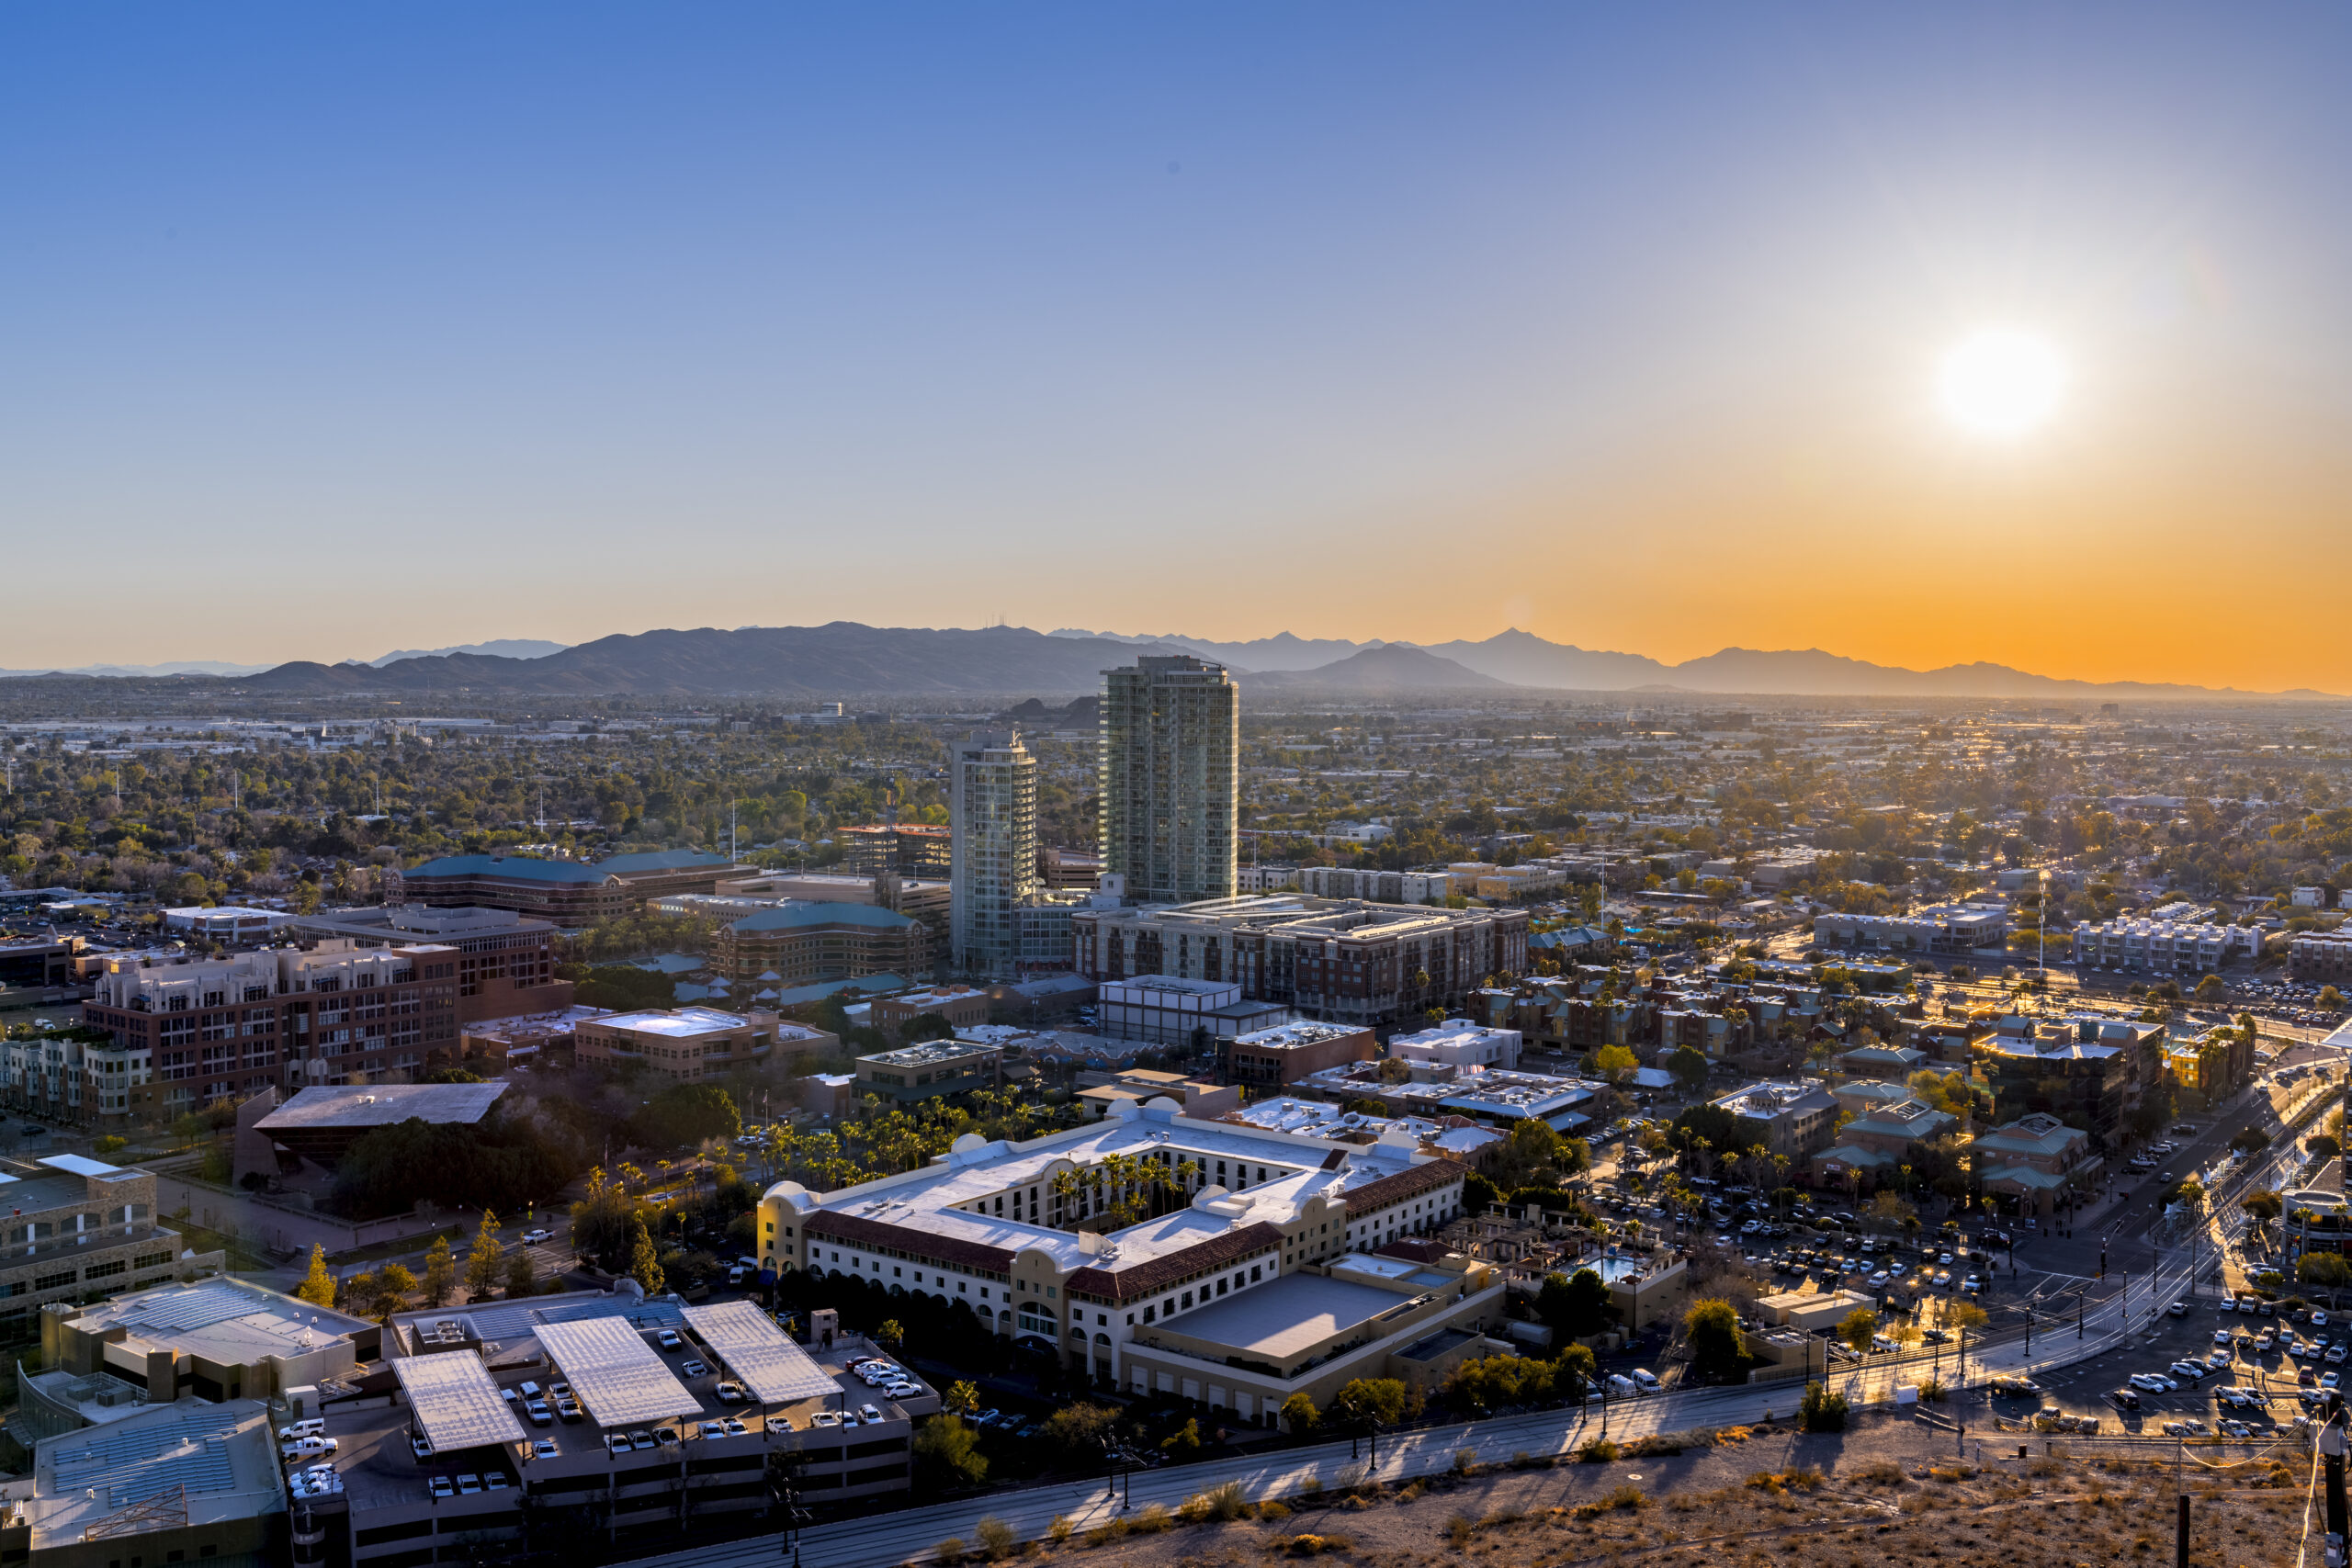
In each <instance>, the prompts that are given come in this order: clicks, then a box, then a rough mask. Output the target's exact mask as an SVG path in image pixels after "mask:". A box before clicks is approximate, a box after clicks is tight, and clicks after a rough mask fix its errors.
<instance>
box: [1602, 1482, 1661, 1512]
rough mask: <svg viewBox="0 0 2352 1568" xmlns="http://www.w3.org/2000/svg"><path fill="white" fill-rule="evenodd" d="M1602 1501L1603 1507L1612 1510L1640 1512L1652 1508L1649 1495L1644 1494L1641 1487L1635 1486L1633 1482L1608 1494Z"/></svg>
mask: <svg viewBox="0 0 2352 1568" xmlns="http://www.w3.org/2000/svg"><path fill="white" fill-rule="evenodd" d="M1600 1501H1601V1504H1602V1506H1605V1507H1611V1508H1625V1509H1635V1510H1638V1509H1642V1508H1646V1507H1648V1506H1650V1499H1649V1494H1647V1493H1645V1492H1644V1491H1643V1490H1642V1489H1641V1488H1640V1487H1638V1486H1635V1485H1634V1484H1633V1483H1631V1482H1628V1483H1625V1484H1624V1485H1623V1486H1619V1487H1617V1488H1616V1489H1615V1490H1614V1491H1611V1492H1610V1493H1608V1494H1606V1495H1603V1496H1602V1498H1601V1499H1600Z"/></svg>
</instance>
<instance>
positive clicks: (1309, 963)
mask: <svg viewBox="0 0 2352 1568" xmlns="http://www.w3.org/2000/svg"><path fill="white" fill-rule="evenodd" d="M1527 924H1528V917H1527V911H1526V910H1524V909H1432V908H1424V907H1422V906H1420V905H1414V904H1373V903H1367V902H1364V901H1363V900H1361V899H1352V898H1315V897H1307V896H1306V895H1303V894H1295V893H1293V894H1264V895H1261V896H1259V897H1251V898H1219V899H1214V900H1211V901H1209V902H1207V903H1202V904H1186V905H1181V906H1178V907H1176V908H1117V909H1110V908H1085V909H1080V910H1078V911H1076V912H1075V913H1074V914H1072V915H1071V917H1070V937H1071V942H1072V945H1073V946H1074V948H1075V949H1076V961H1077V964H1078V973H1079V974H1080V976H1083V977H1085V978H1087V979H1090V980H1092V981H1095V982H1096V983H1097V984H1098V985H1099V984H1103V983H1106V982H1110V981H1115V980H1124V979H1125V978H1126V977H1127V976H1143V975H1153V976H1176V977H1178V978H1181V979H1195V980H1210V981H1231V982H1238V984H1239V985H1240V987H1241V994H1242V997H1243V998H1245V999H1247V1000H1250V1001H1266V1002H1279V1003H1281V1004H1282V1005H1283V1006H1284V1007H1287V1008H1289V1009H1291V1010H1293V1011H1295V1012H1296V1013H1299V1014H1302V1015H1304V1016H1306V1017H1307V1018H1315V1019H1322V1020H1325V1021H1330V1022H1335V1023H1351V1024H1387V1023H1394V1022H1396V1021H1399V1020H1401V1019H1408V1018H1414V1017H1418V1016H1419V1015H1420V1014H1423V1013H1425V1012H1427V1011H1428V1010H1430V1008H1433V1007H1442V1008H1449V1009H1451V1008H1454V1007H1458V1006H1460V1005H1461V1004H1462V1003H1463V1002H1464V1001H1465V1000H1466V999H1467V998H1469V996H1470V994H1471V993H1472V992H1473V991H1475V990H1476V989H1477V988H1479V987H1482V986H1484V985H1485V984H1486V982H1487V976H1503V977H1507V976H1517V975H1519V974H1520V973H1521V972H1522V971H1524V970H1525V969H1526V967H1527Z"/></svg>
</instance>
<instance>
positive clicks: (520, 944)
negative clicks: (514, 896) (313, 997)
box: [293, 904, 571, 1066]
mask: <svg viewBox="0 0 2352 1568" xmlns="http://www.w3.org/2000/svg"><path fill="white" fill-rule="evenodd" d="M293 935H294V936H295V937H296V938H298V939H299V940H300V941H302V942H321V941H322V940H323V941H325V942H338V941H339V942H347V943H350V944H352V945H354V946H357V947H363V948H365V947H387V948H409V947H441V948H451V949H454V950H455V951H456V953H457V954H458V973H457V979H458V1027H459V1028H460V1029H462V1028H463V1027H464V1026H465V1025H467V1024H469V1023H486V1022H488V1021H490V1020H492V1019H494V1018H515V1017H518V1016H520V1015H522V1014H525V1013H536V1012H557V1011H560V1010H562V1009H564V1008H568V1007H570V1006H571V981H569V980H559V979H557V978H556V975H555V961H556V960H555V927H554V926H553V925H552V924H551V923H549V922H548V921H546V920H537V919H531V918H529V917H528V916H525V915H518V914H516V913H515V912H514V911H513V910H511V909H492V908H484V907H483V906H481V905H458V906H455V907H452V908H431V907H429V906H426V905H424V904H383V905H372V906H364V907H361V908H349V909H322V910H320V911H319V912H318V913H317V914H315V915H302V916H299V917H297V918H296V919H295V921H294V925H293ZM434 1065H435V1066H438V1065H440V1064H437V1063H436V1064H434Z"/></svg>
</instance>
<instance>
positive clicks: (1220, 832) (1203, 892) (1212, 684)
mask: <svg viewBox="0 0 2352 1568" xmlns="http://www.w3.org/2000/svg"><path fill="white" fill-rule="evenodd" d="M1240 722H1241V701H1240V692H1239V689H1238V687H1236V686H1235V685H1234V683H1233V680H1232V677H1230V676H1229V675H1227V673H1226V671H1225V669H1224V667H1223V666H1221V665H1216V664H1211V663H1208V662H1207V661H1205V660H1199V659H1194V658H1193V657H1191V656H1189V655H1181V654H1180V655H1174V656H1169V657H1159V656H1151V657H1147V658H1144V659H1141V660H1137V661H1136V664H1135V665H1134V666H1132V667H1131V668H1128V669H1124V670H1106V671H1103V760H1102V801H1103V870H1104V871H1105V872H1106V873H1111V874H1117V875H1119V876H1120V877H1122V878H1123V879H1124V880H1125V889H1126V895H1127V897H1129V898H1131V899H1133V900H1135V901H1136V902H1137V903H1140V904H1192V903H1197V902H1199V901H1200V900H1202V899H1204V898H1230V897H1233V893H1234V863H1235V831H1234V829H1235V819H1236V815H1237V812H1238V801H1239V795H1238V787H1239V778H1240V772H1239V757H1240V733H1241V731H1240Z"/></svg>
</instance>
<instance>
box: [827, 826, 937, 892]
mask: <svg viewBox="0 0 2352 1568" xmlns="http://www.w3.org/2000/svg"><path fill="white" fill-rule="evenodd" d="M954 838H955V834H954V831H953V829H947V828H933V827H929V826H926V825H924V824H922V823H910V822H869V823H866V824H864V825H862V826H859V827H854V828H836V829H833V842H834V844H835V845H837V846H838V847H839V848H840V850H841V852H842V859H841V869H842V871H845V872H847V873H848V874H851V875H853V876H882V875H891V876H904V877H910V878H913V879H916V880H919V881H923V882H944V881H946V880H947V879H948V877H949V876H950V874H952V873H951V867H952V864H953V854H954V850H953V840H954Z"/></svg>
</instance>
